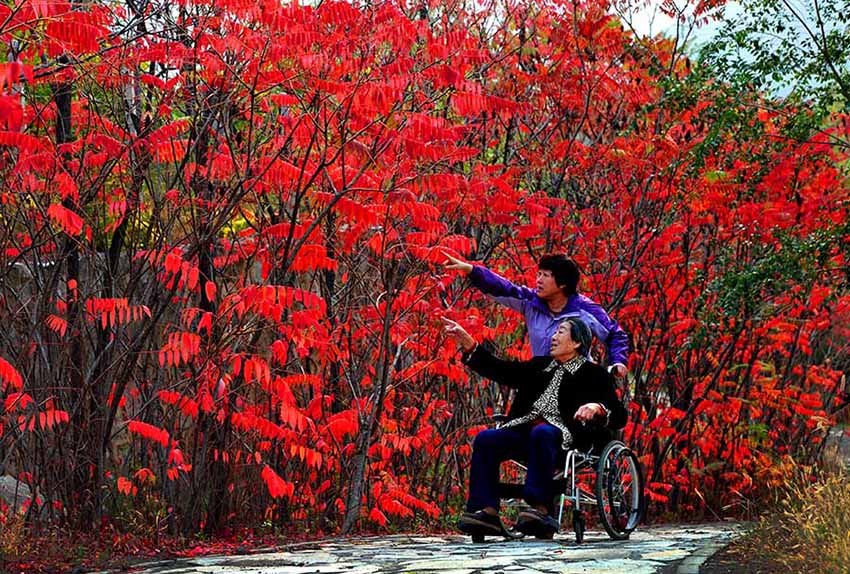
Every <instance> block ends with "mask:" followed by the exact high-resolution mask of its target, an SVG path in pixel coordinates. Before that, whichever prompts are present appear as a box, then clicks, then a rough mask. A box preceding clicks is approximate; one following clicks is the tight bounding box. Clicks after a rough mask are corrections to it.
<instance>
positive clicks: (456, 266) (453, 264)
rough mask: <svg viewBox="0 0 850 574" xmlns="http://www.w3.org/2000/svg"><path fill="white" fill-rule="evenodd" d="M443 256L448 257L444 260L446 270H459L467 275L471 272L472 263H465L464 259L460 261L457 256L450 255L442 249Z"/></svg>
mask: <svg viewBox="0 0 850 574" xmlns="http://www.w3.org/2000/svg"><path fill="white" fill-rule="evenodd" d="M442 254H443V256H444V257H445V258H446V259H448V261H446V263H445V266H446V271H460V272H461V273H463V274H464V275H469V274H470V273H472V264H470V263H467V262H466V261H461V260H460V259H458V258H457V257H452V256H451V255H449V254H448V253H446V252H445V251H442Z"/></svg>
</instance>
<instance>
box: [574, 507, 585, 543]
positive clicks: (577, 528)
mask: <svg viewBox="0 0 850 574" xmlns="http://www.w3.org/2000/svg"><path fill="white" fill-rule="evenodd" d="M584 530H585V522H584V512H581V511H580V510H573V532H575V535H576V544H581V543H582V542H584Z"/></svg>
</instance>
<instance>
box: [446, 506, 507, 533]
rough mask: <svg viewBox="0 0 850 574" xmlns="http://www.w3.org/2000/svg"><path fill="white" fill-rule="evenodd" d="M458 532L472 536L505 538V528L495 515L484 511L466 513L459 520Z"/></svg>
mask: <svg viewBox="0 0 850 574" xmlns="http://www.w3.org/2000/svg"><path fill="white" fill-rule="evenodd" d="M457 527H458V530H460V531H461V532H463V533H464V534H471V535H472V536H484V535H489V536H503V535H504V533H505V527H504V526H503V525H502V521H501V520H500V519H499V517H498V516H496V515H495V514H488V513H486V512H484V511H483V510H479V511H478V512H464V513H463V514H462V515H461V516H460V518H458V520H457Z"/></svg>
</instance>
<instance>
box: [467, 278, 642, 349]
mask: <svg viewBox="0 0 850 574" xmlns="http://www.w3.org/2000/svg"><path fill="white" fill-rule="evenodd" d="M469 279H470V281H472V284H473V285H475V287H477V288H478V289H479V290H481V292H482V293H485V294H486V295H490V296H491V297H493V299H495V300H496V302H498V303H500V304H501V305H504V306H505V307H509V308H511V309H513V310H514V311H519V312H520V313H522V314H523V316H525V324H526V327H527V328H528V337H529V339H531V352H532V353H534V356H535V357H539V356H545V355H548V354H549V350H550V346H551V343H552V335H554V334H555V331H556V330H557V329H558V325H560V324H561V321H563V320H564V319H566V318H567V317H578V318H580V319H582V320H583V321H584V322H585V323H587V326H588V327H590V331H591V332H592V333H593V336H594V337H596V338H597V339H599V340H600V341H602V342H603V343H605V346H606V347H607V348H608V363H609V364H611V365H615V364H617V363H620V364H622V365H626V364H627V363H628V357H629V338H628V336H627V335H626V333H625V332H624V331H623V330H622V329H621V328H620V326H619V325H618V324H617V322H616V321H614V320H613V319H612V318H611V317H609V316H608V313H606V312H605V309H603V308H602V307H601V306H600V305H599V304H598V303H596V302H595V301H594V300H593V299H590V298H589V297H585V296H584V295H578V294H576V295H573V296H571V297H570V298H569V299H568V300H567V304H566V305H565V306H564V308H563V309H561V311H560V312H559V313H557V314H553V313H552V311H550V310H549V307H548V305H546V302H545V301H544V300H543V299H541V298H540V296H539V295H537V292H536V291H534V289H529V288H528V287H520V286H518V285H515V284H513V283H511V282H510V281H508V280H507V279H505V278H504V277H501V276H499V275H497V274H496V273H493V272H492V271H490V270H489V269H487V268H486V267H482V266H480V265H475V266H473V268H472V272H471V273H470V274H469Z"/></svg>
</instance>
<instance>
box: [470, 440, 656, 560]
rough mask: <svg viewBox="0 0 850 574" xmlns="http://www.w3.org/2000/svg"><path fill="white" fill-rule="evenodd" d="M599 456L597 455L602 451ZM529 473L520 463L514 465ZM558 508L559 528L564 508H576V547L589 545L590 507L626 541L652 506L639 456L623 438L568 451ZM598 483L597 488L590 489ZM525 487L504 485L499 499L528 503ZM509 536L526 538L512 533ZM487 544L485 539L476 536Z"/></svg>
mask: <svg viewBox="0 0 850 574" xmlns="http://www.w3.org/2000/svg"><path fill="white" fill-rule="evenodd" d="M597 452H598V453H599V454H596V453H597ZM508 462H511V463H513V464H515V465H517V466H518V467H519V468H522V469H523V470H525V468H526V467H525V466H524V465H523V464H521V463H520V462H518V461H515V460H511V461H508ZM553 480H554V481H555V492H557V493H559V494H558V495H556V500H555V508H557V509H558V525H559V526H560V525H562V524H563V517H564V509H565V507H567V506H569V507H571V509H572V527H573V531H574V532H575V537H576V543H578V544H581V543H582V542H583V541H584V532H585V527H586V517H585V510H584V509H585V508H587V507H593V506H595V507H596V509H597V512H598V514H599V519H600V521H601V522H602V526H603V527H604V528H605V531H606V532H607V533H608V536H609V537H611V538H612V539H613V540H626V539H628V538H629V535H631V533H632V532H633V531H634V530H635V528H637V526H638V525H639V524H640V522H641V520H642V519H643V514H644V510H645V505H646V499H645V495H644V479H643V473H642V472H641V467H640V463H639V461H638V459H637V456H636V455H635V453H634V452H633V451H632V450H631V449H629V447H627V446H626V445H625V444H624V443H623V442H622V441H620V440H609V441H608V442H601V448H600V441H597V442H596V443H595V444H594V445H590V446H589V448H587V450H582V449H581V448H573V449H570V450H568V451H567V452H566V459H565V461H564V469H563V471H559V472H558V473H557V474H556V475H555V476H554V477H553ZM589 484H593V488H591V487H590V486H589ZM522 490H523V484H515V483H506V482H500V483H499V498H502V499H507V506H512V505H515V504H517V503H518V502H519V501H521V500H522ZM507 537H508V538H513V539H516V538H521V537H522V535H521V534H517V533H512V532H510V533H508V534H507ZM472 541H473V542H476V543H477V542H483V541H484V536H483V535H480V536H478V535H476V536H473V537H472Z"/></svg>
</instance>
